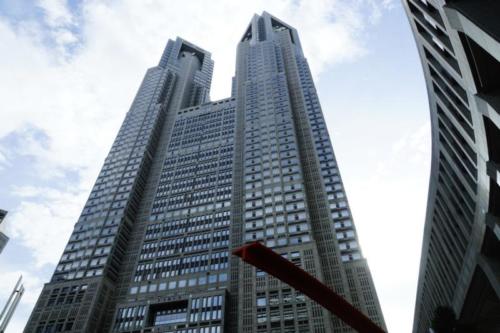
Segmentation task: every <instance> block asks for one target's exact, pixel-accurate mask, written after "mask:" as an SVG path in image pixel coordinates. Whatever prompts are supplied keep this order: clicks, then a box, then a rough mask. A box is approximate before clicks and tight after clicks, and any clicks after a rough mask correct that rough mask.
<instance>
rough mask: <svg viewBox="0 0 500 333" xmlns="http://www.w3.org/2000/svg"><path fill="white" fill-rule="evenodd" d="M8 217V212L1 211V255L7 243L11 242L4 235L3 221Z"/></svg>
mask: <svg viewBox="0 0 500 333" xmlns="http://www.w3.org/2000/svg"><path fill="white" fill-rule="evenodd" d="M5 216H7V211H6V210H3V209H0V253H2V251H3V249H4V248H5V245H7V242H8V241H9V237H8V236H7V235H6V234H4V233H3V231H2V230H3V229H4V228H3V226H4V225H3V224H2V222H3V219H4V218H5Z"/></svg>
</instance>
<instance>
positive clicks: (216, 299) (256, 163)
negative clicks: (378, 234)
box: [25, 13, 384, 333]
mask: <svg viewBox="0 0 500 333" xmlns="http://www.w3.org/2000/svg"><path fill="white" fill-rule="evenodd" d="M212 67H213V62H212V60H211V59H210V54H209V53H208V52H206V51H204V50H203V49H201V48H199V47H197V46H194V45H193V44H190V43H188V42H186V41H184V40H182V39H179V38H178V39H177V40H176V41H175V42H174V41H169V42H168V44H167V47H166V48H165V51H164V53H163V55H162V57H161V60H160V63H159V65H158V66H156V67H153V68H151V69H149V70H148V71H147V73H146V77H145V79H144V81H143V83H142V84H141V87H140V88H139V92H138V93H137V96H136V98H135V100H134V102H133V103H132V106H131V108H130V111H129V112H128V114H127V116H126V118H125V121H124V123H123V125H122V128H121V129H120V132H119V134H118V137H117V138H116V140H115V142H114V144H113V146H112V148H111V152H110V153H109V155H108V157H107V158H106V161H105V164H104V166H103V168H102V171H101V173H100V175H99V177H98V179H97V182H96V184H95V186H94V189H93V190H92V192H91V194H90V198H89V199H88V202H87V204H86V206H85V208H84V210H83V212H82V215H81V217H80V218H79V220H78V222H77V223H76V225H75V229H74V232H73V234H72V235H71V238H70V241H69V243H68V245H67V247H66V249H65V250H64V253H63V255H62V257H61V261H60V263H59V265H58V266H57V269H56V272H55V273H54V275H53V277H52V280H51V281H50V282H49V283H48V284H46V285H45V287H44V289H43V291H42V294H41V296H40V298H39V300H38V303H37V304H36V307H35V309H34V311H33V313H32V315H31V318H30V320H29V323H28V325H27V327H26V330H25V332H59V331H64V330H66V331H71V332H183V333H195V332H199V333H220V332H318V333H319V332H351V331H352V330H351V329H349V328H348V327H346V326H345V325H344V324H343V323H342V322H341V321H340V320H338V319H337V318H333V317H332V316H331V315H330V314H329V313H328V312H327V311H325V310H324V309H322V308H321V307H320V306H318V305H317V304H315V303H313V302H311V301H310V300H309V299H306V298H305V297H304V295H302V294H300V293H298V292H296V291H295V290H292V289H291V288H290V287H289V286H287V285H285V284H283V283H281V282H280V281H278V280H277V279H275V278H272V277H270V276H268V275H266V274H264V273H263V272H261V271H257V270H256V269H254V268H253V267H251V266H249V265H246V264H243V263H242V262H240V261H239V260H238V259H237V258H236V257H231V255H230V253H231V251H232V249H234V248H236V247H239V246H241V245H243V244H245V243H247V242H254V241H261V242H263V243H264V244H266V245H267V246H269V247H271V248H273V249H274V250H275V251H277V252H279V253H280V254H282V255H283V256H286V257H287V258H289V259H290V260H292V261H293V262H294V263H296V264H297V265H300V266H302V267H303V268H304V269H306V270H307V271H309V272H310V273H311V274H313V275H315V276H317V277H318V278H320V279H321V280H322V281H324V282H325V283H326V284H327V285H328V286H330V287H331V288H333V289H334V290H335V291H337V292H338V293H340V294H341V295H343V296H344V297H345V298H346V299H347V300H348V301H350V302H351V303H352V304H354V305H355V306H356V307H358V308H359V309H361V310H362V311H363V312H365V313H366V314H367V315H368V316H369V317H370V318H372V319H373V320H374V321H376V322H377V323H378V324H379V325H380V326H384V320H383V316H382V312H381V309H380V305H379V302H378V299H377V295H376V292H375V288H374V286H373V282H372V279H371V275H370V272H369V269H368V266H367V263H366V260H365V259H364V258H363V256H362V254H361V250H360V248H359V244H358V241H357V236H356V230H355V228H354V224H353V220H352V217H351V212H350V210H349V206H348V202H347V198H346V195H345V191H344V188H343V186H342V181H341V178H340V174H339V171H338V167H337V164H336V161H335V157H334V154H333V150H332V146H331V143H330V139H329V136H328V132H327V129H326V126H325V122H324V119H323V115H322V111H321V107H320V105H319V101H318V96H317V94H316V90H315V88H314V84H313V81H312V78H311V73H310V70H309V67H308V65H307V61H306V59H305V58H304V55H303V53H302V48H301V45H300V41H299V37H298V34H297V31H296V30H295V29H294V28H292V27H290V26H289V25H287V24H285V23H283V22H282V21H280V20H278V19H277V18H275V17H273V16H271V15H269V14H267V13H263V14H262V15H261V16H257V15H255V16H254V17H253V19H252V21H251V23H250V25H249V26H248V29H247V30H246V32H245V33H244V35H243V38H242V39H241V41H240V43H239V45H238V52H237V64H236V75H235V77H234V78H233V88H232V94H231V97H229V98H226V99H223V100H219V101H214V102H210V101H209V100H208V96H209V89H210V81H211V75H212Z"/></svg>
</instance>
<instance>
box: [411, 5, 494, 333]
mask: <svg viewBox="0 0 500 333" xmlns="http://www.w3.org/2000/svg"><path fill="white" fill-rule="evenodd" d="M403 3H404V6H405V9H406V13H407V15H408V18H409V21H410V25H411V27H412V30H413V33H414V35H415V40H416V43H417V48H418V51H419V53H420V58H421V61H422V66H423V70H424V74H425V80H426V84H427V91H428V95H429V107H430V111H431V123H432V138H433V142H432V165H431V178H430V186H429V197H428V205H427V217H426V222H425V229H424V239H423V246H422V257H421V263H420V275H419V282H418V291H417V301H416V306H415V319H414V325H413V332H414V333H424V332H428V329H429V326H430V325H431V321H432V318H433V316H434V312H435V310H436V308H438V307H440V306H446V307H451V308H452V309H453V310H454V312H455V314H456V315H457V319H458V321H459V324H460V325H468V328H467V329H466V330H465V331H467V332H499V331H500V176H499V175H500V104H499V101H500V25H499V23H498V22H499V21H498V14H499V13H500V3H499V2H498V1H490V0H477V1H467V0H449V1H443V0H404V1H403Z"/></svg>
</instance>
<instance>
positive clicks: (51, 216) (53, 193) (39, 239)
mask: <svg viewBox="0 0 500 333" xmlns="http://www.w3.org/2000/svg"><path fill="white" fill-rule="evenodd" d="M82 192H83V191H80V192H78V189H65V190H64V191H60V190H56V189H54V188H41V187H40V188H38V187H32V186H25V187H15V188H14V189H13V195H14V196H17V197H18V198H19V199H20V204H19V205H18V207H17V208H16V209H15V210H14V211H12V212H11V213H10V214H9V223H8V224H7V227H8V233H9V234H10V235H11V237H12V238H16V239H17V240H19V241H21V242H22V243H24V244H25V246H26V247H28V248H29V249H31V253H32V256H33V259H34V264H35V266H37V267H42V266H43V265H45V264H54V263H56V262H57V261H58V260H59V257H60V256H61V254H62V249H63V248H64V246H65V245H66V242H67V241H68V238H69V235H70V233H71V231H72V229H73V224H74V223H75V221H76V220H77V218H78V216H79V213H80V210H81V209H82V206H83V202H84V200H85V196H84V195H82Z"/></svg>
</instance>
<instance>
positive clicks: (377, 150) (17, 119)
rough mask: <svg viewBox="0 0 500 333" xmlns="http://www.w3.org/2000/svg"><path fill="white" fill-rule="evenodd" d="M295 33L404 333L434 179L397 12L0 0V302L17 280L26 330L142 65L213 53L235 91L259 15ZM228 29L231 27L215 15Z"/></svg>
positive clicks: (365, 1) (419, 83)
mask: <svg viewBox="0 0 500 333" xmlns="http://www.w3.org/2000/svg"><path fill="white" fill-rule="evenodd" d="M263 10H266V11H269V12H270V13H272V14H273V15H276V16H278V17H280V18H281V19H282V20H284V21H286V22H288V23H290V24H291V25H293V26H295V27H296V28H297V29H298V31H299V34H300V38H301V42H302V45H303V48H304V53H305V55H306V57H307V58H308V60H309V62H310V65H311V68H312V71H313V74H314V77H315V81H316V85H317V88H318V93H319V95H320V101H321V104H322V107H323V112H324V113H325V117H326V120H327V125H328V128H329V131H330V134H331V137H332V142H333V146H334V149H335V153H336V156H337V160H338V163H339V167H340V171H341V173H342V176H343V180H344V182H345V187H346V190H347V195H348V198H349V202H350V204H351V207H352V209H353V215H354V218H355V223H356V227H357V229H358V233H359V235H360V242H361V247H362V250H363V253H364V255H365V257H366V258H367V259H368V263H369V265H370V268H371V270H372V274H373V278H374V280H375V285H376V288H377V292H378V295H379V299H380V302H381V305H382V310H383V312H384V315H385V319H386V322H387V325H388V328H389V331H390V332H410V330H411V323H412V320H413V308H414V302H415V293H416V282H417V276H418V275H417V274H418V266H419V257H420V246H421V238H422V231H423V223H424V216H425V205H426V197H427V187H428V174H429V167H430V148H431V147H430V144H431V141H430V125H429V115H428V113H429V111H428V103H427V97H426V91H425V86H424V81H423V77H422V73H421V66H420V61H419V59H418V55H417V50H416V47H415V45H414V40H413V36H412V35H411V31H410V28H409V26H408V22H407V19H406V16H405V15H404V12H403V9H402V7H401V5H400V3H399V1H391V0H356V1H353V0H317V1H305V0H303V1H292V0H277V1H264V0H259V1H251V2H250V1H246V2H236V1H231V0H226V1H211V2H210V3H208V2H205V1H190V2H173V1H171V2H169V1H160V0H158V1H156V0H148V1H133V0H123V1H118V0H116V1H115V0H113V1H111V0H110V1H97V0H95V1H84V2H80V1H68V2H66V1H64V0H23V1H19V0H3V1H0V51H1V52H0V73H2V75H1V76H0V100H2V103H3V105H2V111H1V112H0V183H1V184H2V186H1V187H0V208H3V209H6V210H9V215H8V217H7V219H6V223H7V226H6V232H7V233H8V234H9V236H10V237H11V241H10V242H9V244H8V246H7V247H6V249H5V250H4V252H3V253H2V255H0V285H1V286H2V288H0V304H3V302H4V301H5V299H6V297H7V296H8V292H9V289H10V288H11V287H13V286H14V284H15V280H16V278H17V276H18V275H19V274H21V273H22V274H23V275H24V276H25V284H26V289H27V292H26V294H25V296H24V298H23V300H22V302H21V304H20V306H19V309H18V311H17V312H16V314H15V316H14V318H13V321H12V323H11V326H10V328H9V329H8V330H7V333H16V332H21V331H22V329H23V327H24V325H25V323H26V321H27V319H28V316H29V313H30V311H31V309H32V308H33V305H34V303H35V301H36V299H37V297H38V294H39V292H40V290H41V287H42V285H43V283H44V282H47V281H48V280H49V278H50V276H51V274H52V272H53V269H54V266H55V264H56V262H57V260H58V259H59V256H60V254H61V253H62V250H63V247H64V245H65V243H66V241H67V239H68V237H69V234H70V232H71V230H72V226H73V224H74V223H75V221H76V220H77V218H78V215H79V213H80V211H81V209H82V207H83V205H84V203H85V200H86V198H87V196H88V193H89V192H90V189H91V186H92V184H93V182H94V180H95V178H96V176H97V173H98V171H99V168H100V167H101V165H102V162H103V160H104V157H105V156H106V154H107V151H108V149H109V148H110V146H111V143H112V141H113V138H114V136H115V135H116V133H117V131H118V127H119V126H120V123H121V121H122V120H123V117H124V115H125V112H126V111H127V109H128V107H129V105H130V103H131V101H132V98H133V96H134V94H135V91H136V89H137V87H138V86H139V84H140V81H141V79H142V76H143V75H144V73H145V70H146V68H148V67H151V66H154V65H155V64H156V63H157V61H158V59H159V57H160V55H161V52H162V49H163V47H164V46H165V43H166V41H167V39H168V38H175V37H176V36H178V35H179V36H181V37H183V38H186V39H187V40H189V41H191V42H193V43H195V44H198V45H200V46H201V47H203V48H205V49H207V50H209V51H210V52H212V55H213V58H214V60H215V71H214V80H213V85H212V93H211V95H212V99H219V98H224V97H227V96H228V95H229V94H230V84H231V76H232V75H233V72H234V60H235V50H236V44H237V41H238V38H239V37H240V35H241V34H242V33H243V31H244V29H245V27H246V24H247V22H249V20H250V19H251V16H252V15H253V13H260V12H262V11H263ZM221 18H224V19H221Z"/></svg>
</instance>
